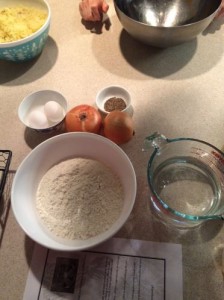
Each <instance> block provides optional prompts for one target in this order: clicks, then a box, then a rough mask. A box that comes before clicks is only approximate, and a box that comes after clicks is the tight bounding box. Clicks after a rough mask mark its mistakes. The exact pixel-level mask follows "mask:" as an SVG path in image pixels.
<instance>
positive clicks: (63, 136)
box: [11, 132, 137, 252]
mask: <svg viewBox="0 0 224 300" xmlns="http://www.w3.org/2000/svg"><path fill="white" fill-rule="evenodd" d="M70 136H71V137H72V138H73V139H74V138H75V136H77V137H82V136H83V137H84V136H85V137H86V138H91V139H98V140H101V141H102V142H105V143H107V144H108V145H110V146H111V147H112V148H114V149H115V150H117V151H118V152H119V153H120V154H122V156H123V157H124V159H125V160H126V162H128V164H129V167H130V169H131V170H132V180H133V186H132V190H133V197H132V199H130V202H128V203H129V206H128V210H127V211H126V214H125V216H123V221H122V223H121V224H120V225H119V227H118V228H117V229H116V231H114V232H111V233H110V234H109V235H107V237H106V238H105V237H104V238H103V239H102V240H101V239H99V240H98V241H97V242H94V243H90V244H89V245H88V246H79V247H77V246H74V245H63V244H61V245H60V247H57V246H51V245H49V244H45V243H43V242H41V241H40V240H39V239H38V238H34V237H33V236H32V235H31V233H30V232H29V230H28V229H27V228H26V227H25V226H24V224H23V223H22V221H21V217H20V216H19V214H18V213H17V211H16V209H15V200H14V194H15V193H16V191H15V186H16V184H17V178H19V177H20V175H21V174H20V173H21V172H22V170H23V167H24V164H25V163H26V161H27V160H28V159H30V158H32V156H33V155H34V154H35V153H36V152H38V151H40V150H41V148H44V146H45V145H46V144H47V143H53V142H54V140H57V139H61V140H62V142H63V140H65V139H69V138H70ZM136 193H137V180H136V174H135V170H134V167H133V165H132V163H131V161H130V159H129V157H128V156H127V154H126V153H125V152H124V151H123V150H122V149H121V148H120V147H119V146H118V145H116V144H115V143H113V142H112V141H110V140H109V139H107V138H105V137H103V136H100V135H98V134H94V133H87V132H69V133H63V134H60V135H57V136H54V137H52V138H49V139H48V140H46V141H44V142H42V143H41V144H39V145H38V146H37V147H36V148H34V149H33V150H32V151H31V152H30V153H29V154H28V155H27V156H26V157H25V159H24V160H23V161H22V163H21V164H20V165H19V167H18V169H17V171H16V174H15V177H14V179H13V183H12V188H11V205H12V211H13V214H14V216H15V218H16V220H17V222H18V224H19V225H20V227H21V228H22V229H23V231H24V232H25V233H26V234H27V236H29V237H30V238H31V239H32V240H33V241H35V242H37V243H38V244H40V245H42V246H44V247H46V248H49V249H53V250H59V251H67V252H69V251H81V250H86V249H89V248H92V247H94V246H97V245H99V244H100V243H102V242H104V241H106V240H108V239H109V238H111V237H112V236H114V235H115V234H116V233H117V232H118V231H119V230H120V229H121V227H122V226H123V225H124V224H125V222H126V221H127V219H128V218H129V216H130V214H131V211H132V209H133V207H134V204H135V198H136Z"/></svg>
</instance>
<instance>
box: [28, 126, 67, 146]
mask: <svg viewBox="0 0 224 300" xmlns="http://www.w3.org/2000/svg"><path fill="white" fill-rule="evenodd" d="M61 133H65V129H64V127H62V128H61V129H58V130H55V131H52V132H49V133H47V132H46V133H42V132H37V131H35V130H33V129H30V128H27V127H26V128H25V131H24V139H25V141H26V144H27V145H28V146H29V147H30V148H31V149H34V148H35V147H36V146H38V145H39V144H41V143H42V142H44V141H46V140H48V139H49V138H51V137H54V136H56V135H59V134H61Z"/></svg>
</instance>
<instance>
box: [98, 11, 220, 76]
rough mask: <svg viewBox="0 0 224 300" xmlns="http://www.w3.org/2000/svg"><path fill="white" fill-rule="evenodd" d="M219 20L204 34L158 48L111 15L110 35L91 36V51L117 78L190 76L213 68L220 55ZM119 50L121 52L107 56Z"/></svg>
mask: <svg viewBox="0 0 224 300" xmlns="http://www.w3.org/2000/svg"><path fill="white" fill-rule="evenodd" d="M220 22H221V21H214V24H211V25H210V27H209V28H208V29H207V30H206V34H205V32H204V33H203V34H202V35H200V36H199V37H197V38H196V39H194V40H192V41H189V42H187V43H184V44H180V45H177V46H174V47H169V48H161V49H160V48H156V47H151V46H148V45H145V44H143V43H141V42H139V41H137V40H135V39H134V38H133V37H131V36H130V35H129V34H128V33H127V32H126V31H125V30H124V29H123V28H121V25H120V22H119V20H118V19H117V17H116V16H115V17H113V18H111V24H112V26H113V30H110V35H109V36H108V34H107V33H106V32H104V33H103V34H102V35H100V37H99V35H98V37H97V38H94V39H93V45H92V51H93V52H94V53H95V57H96V59H97V60H98V61H99V63H100V64H101V65H102V66H103V67H104V68H105V69H107V70H109V71H110V72H112V73H114V74H116V75H119V76H120V77H124V78H131V79H134V80H136V79H137V80H142V79H146V80H147V78H148V77H147V76H151V77H154V78H168V79H171V80H183V79H188V78H193V77H196V76H199V75H201V74H204V73H206V72H208V70H210V69H212V68H214V66H215V65H216V64H217V63H218V62H219V60H220V59H221V57H222V55H223V51H224V47H223V45H222V43H221V40H222V31H221V30H219V29H220V27H221V23H220ZM214 31H215V34H213V33H214ZM205 35H206V36H205ZM219 40H220V41H219ZM102 44H103V45H104V51H102ZM211 44H212V47H211ZM117 48H119V49H117ZM119 51H120V52H121V55H110V53H115V54H116V53H117V52H119ZM105 53H108V55H105ZM108 57H109V58H110V59H108ZM111 66H113V68H112V67H111ZM133 69H134V70H133ZM135 70H137V71H139V72H136V71H135Z"/></svg>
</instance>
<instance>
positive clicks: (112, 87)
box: [95, 84, 131, 114]
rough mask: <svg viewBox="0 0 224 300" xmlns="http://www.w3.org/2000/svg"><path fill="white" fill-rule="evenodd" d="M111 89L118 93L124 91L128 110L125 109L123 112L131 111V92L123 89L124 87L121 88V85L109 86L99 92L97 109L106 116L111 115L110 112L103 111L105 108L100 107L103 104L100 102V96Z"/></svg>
mask: <svg viewBox="0 0 224 300" xmlns="http://www.w3.org/2000/svg"><path fill="white" fill-rule="evenodd" d="M109 89H117V90H118V91H119V90H121V91H123V92H125V93H126V94H127V103H126V104H127V106H126V108H125V109H123V110H122V111H123V112H127V111H128V110H129V108H130V106H131V94H130V93H129V91H128V90H127V89H126V88H125V87H123V86H121V85H116V84H115V85H108V86H105V87H104V88H102V89H101V90H99V91H98V93H97V95H96V100H95V101H96V105H97V108H98V109H99V110H100V111H101V112H102V113H104V114H109V112H108V111H106V110H105V109H103V107H101V105H100V103H101V101H100V96H101V94H102V93H103V92H105V91H107V90H109Z"/></svg>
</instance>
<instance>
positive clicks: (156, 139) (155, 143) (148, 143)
mask: <svg viewBox="0 0 224 300" xmlns="http://www.w3.org/2000/svg"><path fill="white" fill-rule="evenodd" d="M167 142H168V139H167V138H166V137H165V136H164V135H163V134H160V133H158V132H154V133H153V134H152V135H150V136H148V137H146V138H145V140H144V145H143V151H148V150H149V149H151V148H152V147H153V148H154V149H156V150H158V151H159V150H160V149H162V148H163V147H164V146H165V145H166V144H167Z"/></svg>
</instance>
